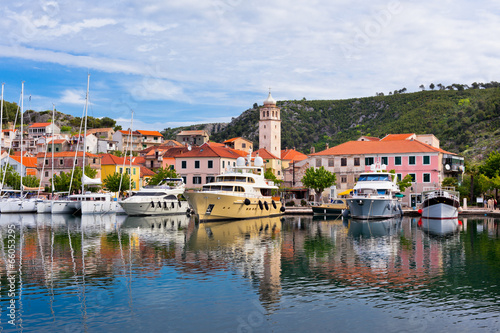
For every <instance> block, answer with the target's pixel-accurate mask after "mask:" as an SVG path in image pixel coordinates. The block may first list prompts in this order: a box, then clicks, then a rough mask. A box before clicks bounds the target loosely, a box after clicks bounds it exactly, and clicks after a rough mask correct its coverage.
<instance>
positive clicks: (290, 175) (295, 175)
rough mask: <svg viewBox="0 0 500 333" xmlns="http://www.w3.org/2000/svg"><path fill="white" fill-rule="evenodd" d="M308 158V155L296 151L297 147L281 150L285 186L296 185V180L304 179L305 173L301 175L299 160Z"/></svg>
mask: <svg viewBox="0 0 500 333" xmlns="http://www.w3.org/2000/svg"><path fill="white" fill-rule="evenodd" d="M306 159H307V155H305V154H302V153H301V152H298V151H296V150H295V149H288V148H286V149H285V150H282V151H281V167H282V170H283V186H284V187H287V188H291V187H295V182H296V180H297V179H298V180H300V179H302V177H303V176H304V175H303V174H302V175H300V178H299V174H300V171H299V170H300V168H301V167H300V166H298V165H297V163H298V162H300V161H304V160H306Z"/></svg>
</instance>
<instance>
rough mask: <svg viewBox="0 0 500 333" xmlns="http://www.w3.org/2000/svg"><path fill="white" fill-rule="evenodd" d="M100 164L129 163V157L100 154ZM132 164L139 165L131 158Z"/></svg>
mask: <svg viewBox="0 0 500 333" xmlns="http://www.w3.org/2000/svg"><path fill="white" fill-rule="evenodd" d="M100 156H101V165H123V164H125V165H126V166H127V165H130V158H128V157H118V156H116V155H113V154H101V155H100ZM132 166H139V165H138V164H137V163H134V161H133V160H132Z"/></svg>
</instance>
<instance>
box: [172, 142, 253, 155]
mask: <svg viewBox="0 0 500 333" xmlns="http://www.w3.org/2000/svg"><path fill="white" fill-rule="evenodd" d="M241 153H242V152H240V151H238V150H236V149H231V148H226V147H219V146H212V145H209V144H203V145H201V146H199V147H192V148H191V150H190V151H187V152H185V153H183V154H182V157H224V158H238V157H240V156H242V154H241ZM243 154H244V153H243Z"/></svg>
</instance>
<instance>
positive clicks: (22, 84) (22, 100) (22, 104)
mask: <svg viewBox="0 0 500 333" xmlns="http://www.w3.org/2000/svg"><path fill="white" fill-rule="evenodd" d="M23 112H24V81H23V82H22V83H21V172H20V174H21V185H20V190H21V192H20V194H21V196H20V197H21V198H22V197H23V118H24V114H23Z"/></svg>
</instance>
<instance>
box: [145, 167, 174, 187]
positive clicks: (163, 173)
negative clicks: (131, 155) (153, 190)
mask: <svg viewBox="0 0 500 333" xmlns="http://www.w3.org/2000/svg"><path fill="white" fill-rule="evenodd" d="M178 177H179V176H178V175H177V172H175V169H170V168H169V167H168V166H167V167H166V168H159V169H158V170H156V175H154V176H153V177H151V178H150V179H149V182H148V185H158V184H160V182H161V181H162V180H163V179H165V178H178Z"/></svg>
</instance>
